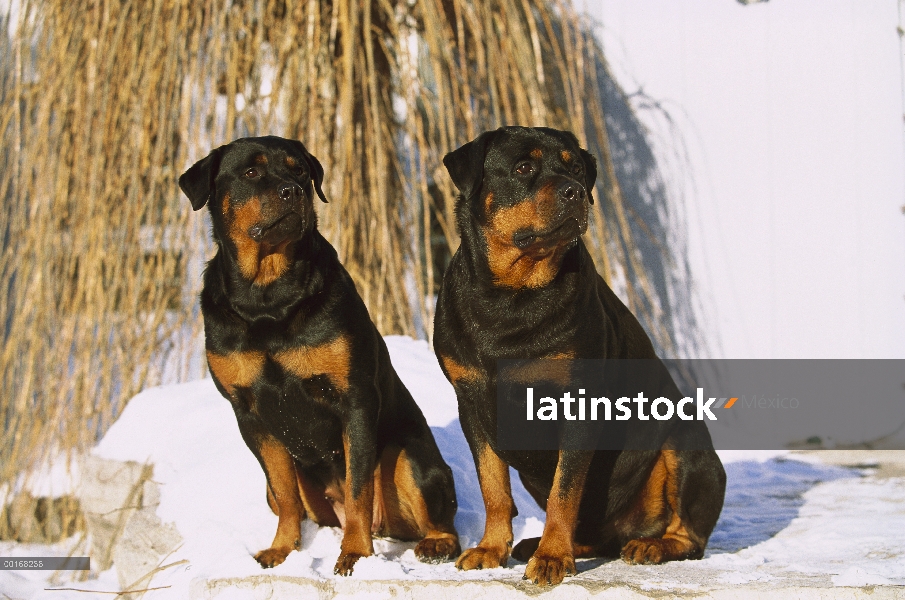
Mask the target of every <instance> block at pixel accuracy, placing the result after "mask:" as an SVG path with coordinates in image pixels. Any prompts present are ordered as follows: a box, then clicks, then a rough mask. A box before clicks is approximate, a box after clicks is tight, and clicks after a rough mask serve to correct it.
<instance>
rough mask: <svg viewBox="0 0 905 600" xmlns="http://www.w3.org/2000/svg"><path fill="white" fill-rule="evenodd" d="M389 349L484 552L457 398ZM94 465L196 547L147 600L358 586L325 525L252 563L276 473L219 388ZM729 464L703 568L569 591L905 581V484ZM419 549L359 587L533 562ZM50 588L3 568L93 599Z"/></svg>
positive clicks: (728, 457)
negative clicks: (132, 482) (342, 572)
mask: <svg viewBox="0 0 905 600" xmlns="http://www.w3.org/2000/svg"><path fill="white" fill-rule="evenodd" d="M386 341H387V345H388V347H389V349H390V353H391V357H392V360H393V364H394V366H395V368H396V370H397V371H398V372H399V374H400V376H401V378H402V379H403V381H404V382H405V383H406V385H407V386H408V387H409V390H410V391H411V392H412V395H413V396H414V397H415V399H416V400H417V401H418V403H419V405H420V406H421V408H422V411H423V412H424V414H425V416H426V418H427V420H428V422H429V423H430V425H431V426H432V428H433V432H434V435H435V437H436V439H437V442H438V445H439V446H440V449H441V451H442V453H443V456H444V458H445V459H446V461H447V462H448V463H449V464H450V466H451V467H452V469H453V472H454V476H455V483H456V492H457V497H458V501H459V512H458V514H457V517H456V527H457V529H458V531H459V533H460V535H461V538H462V545H463V547H469V546H472V545H474V544H475V543H476V542H477V541H478V540H479V539H480V537H481V534H482V531H483V521H484V510H483V502H482V500H481V494H480V487H479V485H478V482H477V477H476V474H475V470H474V466H473V462H472V457H471V454H470V451H469V449H468V446H467V443H466V442H465V439H464V437H463V435H462V432H461V429H460V428H459V424H458V420H457V419H456V400H455V394H454V393H453V390H452V388H451V387H450V386H449V384H448V383H447V382H446V380H445V378H444V377H443V375H442V373H441V371H440V368H439V365H438V364H437V361H436V358H435V357H434V355H433V353H432V352H431V350H430V349H429V348H428V346H427V344H426V343H425V342H423V341H414V340H411V339H409V338H403V337H387V338H386ZM94 454H95V455H96V456H98V457H103V458H108V459H115V460H120V461H126V460H131V461H138V462H141V463H145V462H147V463H150V464H153V466H154V474H153V480H154V481H155V482H157V483H158V484H159V486H160V492H161V494H160V504H159V506H158V507H157V515H158V516H159V517H160V518H161V520H162V521H163V522H164V523H174V524H175V526H176V528H177V529H178V531H179V533H180V534H181V535H182V537H183V538H184V542H183V544H182V545H181V546H180V547H178V548H177V549H176V550H175V551H174V552H173V553H172V554H171V555H170V556H167V557H165V559H164V561H163V564H173V563H178V562H179V561H183V560H184V561H186V562H184V563H182V564H178V565H175V566H172V567H169V568H167V569H164V570H162V571H161V572H159V573H158V574H157V575H155V576H154V578H153V580H152V581H151V582H150V583H147V584H146V585H147V587H162V586H169V587H166V588H164V589H160V590H156V591H154V592H153V594H154V595H153V596H149V597H150V598H153V599H155V600H156V599H161V600H166V599H169V598H174V599H175V598H186V597H189V596H190V595H191V596H197V593H195V592H192V590H195V591H196V592H197V589H198V586H199V585H200V586H202V588H203V586H204V585H205V584H206V582H211V581H218V580H221V581H222V580H229V581H230V582H245V583H247V582H248V581H249V580H248V578H250V577H261V576H271V577H276V578H291V581H294V582H299V581H305V580H307V581H309V582H315V583H317V584H318V585H322V584H330V585H346V584H343V583H342V581H341V580H342V579H343V578H339V577H337V576H334V575H333V572H332V571H333V565H334V563H335V560H336V557H337V556H338V555H339V544H340V539H341V531H340V530H338V529H334V528H318V527H317V526H316V525H314V524H313V523H311V522H310V521H306V522H304V524H303V530H302V540H303V541H302V549H301V551H299V552H292V553H290V555H289V556H288V557H287V559H286V561H285V562H284V563H283V564H281V565H278V566H277V567H275V568H273V569H270V570H267V571H264V570H262V569H261V567H260V566H259V565H258V563H257V562H255V560H254V558H253V555H254V554H255V553H256V552H257V551H258V550H260V549H262V548H266V547H268V546H269V544H270V541H271V539H272V537H273V534H274V532H275V531H276V523H277V518H276V517H275V516H274V515H273V513H271V511H270V509H269V508H268V506H267V503H266V501H265V480H264V474H263V472H262V470H261V468H260V466H259V465H258V463H257V461H256V460H255V458H254V457H253V456H252V454H251V452H250V451H249V450H248V448H247V447H246V446H245V444H244V442H243V441H242V439H241V436H240V434H239V430H238V427H237V425H236V420H235V417H234V415H233V412H232V409H231V408H230V405H229V403H228V402H227V401H226V400H224V399H223V397H222V396H220V394H219V393H218V392H217V390H216V389H215V388H214V385H213V382H212V381H211V380H210V379H204V380H201V381H196V382H192V383H186V384H180V385H170V386H165V387H159V388H154V389H150V390H147V391H145V392H142V393H141V394H139V395H138V396H136V397H135V398H133V399H132V400H131V402H129V404H128V406H127V407H126V409H125V410H124V411H123V414H122V416H121V417H120V418H119V420H117V422H116V423H115V424H114V425H113V426H112V427H111V429H110V430H109V431H108V433H107V434H106V435H105V437H104V438H103V440H102V441H101V442H100V443H99V444H98V446H97V447H96V448H95V449H94ZM720 455H721V458H722V459H723V461H724V463H725V464H726V470H727V475H728V489H727V495H726V504H725V508H724V511H723V515H722V518H721V520H720V522H719V524H718V525H717V528H716V530H715V531H714V533H713V536H712V538H711V543H710V546H709V548H708V552H707V556H706V557H705V559H703V560H700V561H688V562H682V563H671V564H668V565H662V566H658V567H632V566H629V565H626V564H624V563H622V562H621V561H601V560H587V561H579V571H580V575H579V576H577V577H574V578H571V579H570V580H568V583H567V584H566V585H571V583H573V582H581V581H584V582H585V583H587V582H600V583H607V582H609V583H608V585H612V584H619V585H627V586H630V587H633V588H635V589H636V590H638V591H641V592H645V591H657V590H671V591H672V592H674V593H682V592H688V593H691V592H695V593H697V592H698V591H701V590H703V591H706V590H707V589H711V588H713V587H714V586H717V587H718V586H721V585H722V586H732V585H739V584H743V585H746V586H752V585H754V586H758V585H765V586H773V587H777V586H779V587H782V586H783V585H792V584H794V585H800V583H801V581H806V582H810V584H815V582H816V584H818V585H819V586H820V587H830V586H875V585H905V540H903V539H902V537H901V536H897V535H891V532H901V531H905V480H903V479H902V478H886V479H879V478H875V477H872V476H869V475H865V473H869V472H870V471H865V470H860V471H859V470H853V469H845V468H840V467H836V466H829V465H825V464H821V463H820V462H815V461H810V462H805V461H801V460H793V459H792V456H793V455H789V454H788V453H785V452H737V451H736V452H721V453H720ZM512 484H513V494H514V497H515V501H516V504H517V507H518V511H519V516H518V517H517V518H516V519H515V521H514V532H515V535H516V539H517V540H518V539H521V538H523V537H534V536H538V535H540V533H541V532H542V530H543V520H544V514H543V512H542V511H541V510H540V509H539V508H538V507H537V506H536V504H535V503H534V502H533V500H531V499H530V497H529V496H528V494H527V492H526V491H525V490H524V489H523V488H522V486H521V484H520V483H519V480H518V477H517V476H515V474H513V477H512ZM74 542H75V540H71V541H70V542H68V543H69V544H70V545H71V544H72V543H74ZM64 546H65V544H61V545H57V547H55V548H50V549H48V548H47V547H41V548H33V547H26V546H24V545H11V544H7V545H6V546H0V554H3V555H11V554H15V555H19V556H27V555H32V556H34V555H36V554H35V552H37V553H38V554H40V555H46V554H47V553H48V552H51V551H53V552H57V553H62V552H65V549H64ZM413 548H414V544H413V543H402V542H397V541H393V540H388V539H375V541H374V549H375V555H374V556H372V557H369V558H366V559H362V560H360V561H359V562H358V563H357V564H356V566H355V571H354V573H353V574H352V575H351V577H350V580H351V581H352V582H355V581H360V582H362V583H363V584H364V583H365V582H378V581H392V582H410V583H411V584H413V585H417V584H418V582H422V583H423V584H427V583H429V582H436V581H446V582H449V581H458V582H460V583H462V582H467V581H471V582H475V583H477V582H482V581H483V582H491V581H499V580H502V581H507V582H510V583H512V584H515V583H516V582H518V581H519V580H520V578H521V573H522V571H523V569H524V564H523V563H519V562H517V561H514V560H512V561H510V564H509V566H508V567H506V568H498V569H490V570H483V571H470V572H460V571H457V570H456V569H455V567H454V565H453V564H452V563H445V564H440V565H428V564H424V563H421V562H419V561H418V560H417V559H416V558H415V556H414V552H413ZM46 576H47V573H44V574H39V575H35V574H32V573H25V572H15V573H14V572H10V571H0V594H5V595H6V596H8V597H10V598H45V597H52V598H54V599H56V600H65V599H66V598H69V597H72V598H85V597H86V595H85V594H84V593H83V592H69V591H53V592H51V591H44V588H45V587H49V586H47V584H46V582H45V581H43V580H41V579H39V578H40V577H46ZM253 581H257V579H255V580H253ZM268 581H270V580H268ZM281 581H282V580H281ZM345 581H347V582H348V581H349V580H345ZM245 583H243V586H244V585H245ZM284 583H285V582H284ZM62 585H63V587H75V588H79V589H86V590H87V589H92V590H106V591H110V590H118V589H120V588H119V585H118V582H117V577H116V574H115V566H114V567H113V568H112V569H110V570H109V571H107V572H105V573H101V574H100V577H99V578H98V579H94V580H89V581H84V582H76V583H65V584H62ZM224 585H226V584H224ZM233 585H234V584H233V583H230V584H229V585H226V587H225V588H223V592H224V593H223V594H221V595H219V596H217V597H218V598H229V597H232V595H233V594H236V597H249V596H248V594H247V593H246V592H242V593H240V592H239V591H238V589H236V588H234V587H233ZM236 585H238V584H236ZM287 585H289V584H287ZM375 585H376V584H375ZM243 589H244V587H243ZM368 589H371V588H368ZM0 597H2V596H0Z"/></svg>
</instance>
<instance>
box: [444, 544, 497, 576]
mask: <svg viewBox="0 0 905 600" xmlns="http://www.w3.org/2000/svg"><path fill="white" fill-rule="evenodd" d="M508 560H509V548H508V547H505V548H497V547H492V546H477V547H475V548H469V549H468V550H466V551H465V552H463V553H462V556H460V557H459V560H457V561H456V568H457V569H461V570H463V571H470V570H471V569H495V568H496V567H505V566H506V562H507V561H508Z"/></svg>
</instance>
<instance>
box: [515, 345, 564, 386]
mask: <svg viewBox="0 0 905 600" xmlns="http://www.w3.org/2000/svg"><path fill="white" fill-rule="evenodd" d="M574 358H575V353H574V352H573V351H571V350H570V351H568V352H557V353H554V354H550V355H549V356H545V357H543V358H539V359H536V360H531V361H528V362H526V363H524V364H516V365H511V366H509V367H507V368H506V369H505V370H503V371H501V372H500V378H501V379H505V380H508V381H512V382H515V383H518V384H521V385H532V384H533V385H537V384H540V383H541V382H545V381H550V382H553V383H556V384H559V385H563V386H567V385H569V384H570V383H572V359H574Z"/></svg>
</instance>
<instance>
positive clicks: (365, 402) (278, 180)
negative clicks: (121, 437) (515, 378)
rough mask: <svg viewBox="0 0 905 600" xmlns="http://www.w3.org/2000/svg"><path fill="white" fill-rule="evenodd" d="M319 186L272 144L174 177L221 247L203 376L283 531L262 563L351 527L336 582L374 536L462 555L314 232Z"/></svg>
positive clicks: (448, 512) (379, 363) (335, 268)
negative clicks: (261, 479) (323, 530)
mask: <svg viewBox="0 0 905 600" xmlns="http://www.w3.org/2000/svg"><path fill="white" fill-rule="evenodd" d="M323 177H324V172H323V169H322V167H321V165H320V163H319V162H318V161H317V159H315V158H314V157H313V156H312V155H311V154H309V153H308V152H307V150H306V149H305V147H304V146H303V145H302V144H301V143H300V142H297V141H292V140H286V139H282V138H277V137H261V138H245V139H241V140H237V141H235V142H233V143H231V144H227V145H225V146H222V147H220V148H217V149H215V150H214V151H212V152H211V153H210V155H209V156H207V157H206V158H204V159H202V160H201V161H199V162H198V163H196V164H195V165H194V166H192V167H191V168H190V169H189V170H188V171H186V173H184V174H183V175H182V177H180V179H179V184H180V186H181V188H182V189H183V191H184V192H185V194H186V195H187V196H188V197H189V199H190V200H191V202H192V207H193V208H194V209H195V210H198V209H200V208H201V207H202V206H204V205H205V204H207V205H208V206H209V208H210V215H211V219H212V223H213V237H214V240H215V241H216V244H217V254H216V256H214V258H213V259H212V260H211V261H210V262H209V263H208V266H207V269H206V271H205V274H204V287H203V291H202V294H201V310H202V313H203V316H204V327H205V344H206V350H207V356H208V363H209V365H210V368H211V373H212V375H213V377H214V381H215V383H216V385H217V389H218V390H219V391H220V392H221V393H222V394H223V395H224V396H225V397H226V398H227V399H229V400H230V402H231V403H232V406H233V409H234V411H235V414H236V419H237V420H238V424H239V429H240V431H241V433H242V437H243V439H244V440H245V442H246V444H247V445H248V447H249V448H250V449H251V451H252V452H253V453H254V454H255V456H256V457H257V458H258V460H259V462H260V463H261V466H262V468H263V469H264V471H265V473H266V475H267V482H268V489H267V497H268V502H269V503H270V505H271V508H272V509H273V510H274V512H276V513H278V515H279V517H280V524H279V526H278V529H277V535H276V537H275V539H274V543H273V545H272V547H271V548H269V549H267V550H263V551H261V552H260V553H258V555H257V556H256V558H257V559H258V561H259V562H260V563H261V564H262V566H265V567H269V566H274V565H276V564H279V563H280V562H282V561H283V560H284V559H285V556H286V554H287V553H288V552H289V551H291V550H292V549H297V548H298V547H299V543H300V540H299V528H298V525H299V523H298V522H299V521H300V520H301V519H303V518H305V516H307V517H309V518H312V519H313V520H315V521H316V522H318V523H320V524H322V525H334V526H336V525H342V526H343V528H344V537H343V543H342V553H341V555H340V557H339V560H338V561H337V566H336V571H337V572H338V573H342V574H348V573H350V572H351V570H352V566H353V565H354V563H355V561H356V560H357V559H358V558H359V557H360V556H366V555H369V554H371V552H372V546H371V532H372V529H373V531H375V532H379V533H381V534H385V535H392V536H394V537H401V538H407V539H421V538H425V536H426V539H423V540H422V541H421V543H420V544H419V545H418V547H417V548H416V554H418V555H419V558H422V559H423V560H441V559H445V558H449V557H452V556H455V555H457V554H458V552H459V548H458V541H457V537H456V534H455V530H454V529H453V525H452V523H453V517H454V515H455V512H456V497H455V492H454V487H453V478H452V472H451V470H450V469H449V467H448V466H447V465H446V463H445V462H444V461H443V459H442V457H441V455H440V452H439V450H438V448H437V445H436V443H435V441H434V439H433V436H432V434H431V432H430V428H429V427H428V425H427V423H426V421H425V419H424V416H423V414H422V413H421V410H420V409H419V408H418V406H417V405H416V404H415V402H414V400H413V399H412V397H411V395H410V394H409V392H408V390H407V389H406V388H405V386H404V385H403V384H402V382H401V381H400V379H399V377H398V376H397V374H396V372H395V371H394V370H393V367H392V365H391V364H390V358H389V354H388V352H387V348H386V344H385V343H384V341H383V338H382V337H381V336H380V334H379V333H378V331H377V328H376V327H375V326H374V324H373V323H372V321H371V319H370V316H369V315H368V311H367V309H366V308H365V305H364V303H363V302H362V300H361V297H360V296H359V294H358V292H357V291H356V289H355V285H354V283H353V281H352V279H351V278H350V276H349V274H348V273H347V272H346V270H345V269H344V268H343V266H342V265H341V264H340V262H339V260H338V258H337V254H336V251H335V250H334V249H333V247H332V246H331V245H330V244H329V243H328V242H327V241H326V240H325V239H324V238H323V237H322V236H321V234H320V233H319V232H318V230H317V219H316V215H315V212H314V206H313V203H314V197H315V194H317V196H319V197H320V198H321V200H323V201H324V202H326V198H325V197H324V193H323V191H322V189H321V184H322V181H323ZM378 467H379V468H378ZM380 469H382V470H383V471H382V475H381V470H380ZM394 474H395V475H394ZM224 476H228V474H224ZM381 476H382V478H381ZM394 476H395V477H396V480H394V479H393V477H394ZM375 481H376V484H375ZM399 482H402V483H399ZM325 497H326V499H325ZM402 504H406V506H407V507H408V509H407V510H408V512H407V513H406V512H405V511H401V510H400V506H401V505H402ZM409 505H411V506H409ZM412 507H414V508H412ZM418 511H420V513H419V512H418ZM416 513H417V514H416Z"/></svg>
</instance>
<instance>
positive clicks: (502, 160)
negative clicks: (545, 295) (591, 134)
mask: <svg viewBox="0 0 905 600" xmlns="http://www.w3.org/2000/svg"><path fill="white" fill-rule="evenodd" d="M443 164H444V165H446V169H447V170H448V171H449V174H450V177H452V180H453V183H454V184H455V185H456V187H457V188H459V191H460V192H461V194H460V195H459V198H458V201H457V204H456V212H457V215H458V219H459V225H460V229H461V230H462V231H461V233H462V235H463V237H466V236H467V235H468V230H469V227H468V225H469V224H470V223H474V224H475V225H476V227H475V229H476V230H477V231H478V232H479V236H480V237H482V238H483V239H482V240H481V242H480V245H481V246H482V247H483V249H484V251H485V252H486V254H487V263H488V266H489V267H490V271H491V273H492V276H493V280H494V283H495V284H496V285H498V286H502V287H508V288H515V289H518V288H525V287H530V288H537V287H543V286H545V285H547V284H548V283H550V281H552V280H553V278H554V277H556V274H557V272H558V271H559V267H560V265H561V264H562V259H563V256H564V255H565V253H566V251H567V250H569V248H571V247H573V246H574V245H575V244H577V243H578V239H579V237H580V236H581V234H583V233H584V232H585V231H586V230H587V227H588V209H589V206H590V205H591V204H593V203H594V197H593V196H592V191H593V188H594V182H595V181H596V179H597V162H596V161H595V160H594V157H593V156H591V154H589V153H588V152H587V151H586V150H583V149H582V148H580V147H579V145H578V140H577V139H576V138H575V136H574V135H572V134H571V133H569V132H567V131H558V130H556V129H548V128H545V127H535V128H526V127H503V128H501V129H497V130H496V131H489V132H485V133H482V134H481V135H480V136H478V137H477V138H476V139H475V140H473V141H471V142H468V143H467V144H465V145H464V146H462V147H461V148H459V149H458V150H455V151H453V152H450V153H449V154H447V155H446V156H445V157H444V158H443Z"/></svg>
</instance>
